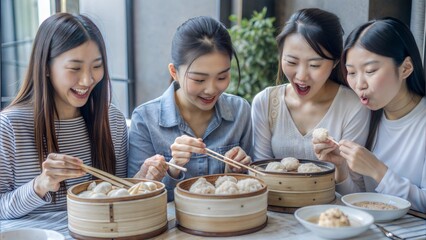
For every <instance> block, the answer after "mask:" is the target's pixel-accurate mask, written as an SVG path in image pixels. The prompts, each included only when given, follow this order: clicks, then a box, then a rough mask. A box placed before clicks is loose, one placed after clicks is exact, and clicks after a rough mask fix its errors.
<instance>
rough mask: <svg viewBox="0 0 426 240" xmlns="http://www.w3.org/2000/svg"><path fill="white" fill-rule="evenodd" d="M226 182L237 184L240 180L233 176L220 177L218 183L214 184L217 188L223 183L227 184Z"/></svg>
mask: <svg viewBox="0 0 426 240" xmlns="http://www.w3.org/2000/svg"><path fill="white" fill-rule="evenodd" d="M226 181H231V182H233V183H237V182H238V180H237V179H236V178H235V177H233V176H226V175H225V176H220V177H218V178H217V179H216V182H215V183H214V185H215V186H216V187H219V186H220V185H221V184H222V183H224V182H226Z"/></svg>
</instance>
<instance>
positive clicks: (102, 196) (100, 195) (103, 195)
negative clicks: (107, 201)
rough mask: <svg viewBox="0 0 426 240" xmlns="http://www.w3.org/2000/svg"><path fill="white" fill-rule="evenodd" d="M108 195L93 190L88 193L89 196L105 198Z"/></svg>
mask: <svg viewBox="0 0 426 240" xmlns="http://www.w3.org/2000/svg"><path fill="white" fill-rule="evenodd" d="M106 197H108V196H107V195H106V194H105V193H98V192H94V193H93V194H92V195H90V198H106Z"/></svg>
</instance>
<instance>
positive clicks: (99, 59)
mask: <svg viewBox="0 0 426 240" xmlns="http://www.w3.org/2000/svg"><path fill="white" fill-rule="evenodd" d="M98 61H102V57H98V58H96V59H95V60H93V62H98ZM68 62H75V63H83V61H82V60H77V59H71V60H69V61H68Z"/></svg>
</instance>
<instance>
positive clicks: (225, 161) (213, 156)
mask: <svg viewBox="0 0 426 240" xmlns="http://www.w3.org/2000/svg"><path fill="white" fill-rule="evenodd" d="M206 155H207V156H210V157H212V158H215V159H217V160H219V161H222V162H224V163H226V164H229V165H231V166H233V167H235V168H238V169H240V168H241V167H240V166H238V165H235V164H233V163H231V162H229V161H227V160H224V159H222V158H220V157H217V156H215V155H213V154H210V153H206Z"/></svg>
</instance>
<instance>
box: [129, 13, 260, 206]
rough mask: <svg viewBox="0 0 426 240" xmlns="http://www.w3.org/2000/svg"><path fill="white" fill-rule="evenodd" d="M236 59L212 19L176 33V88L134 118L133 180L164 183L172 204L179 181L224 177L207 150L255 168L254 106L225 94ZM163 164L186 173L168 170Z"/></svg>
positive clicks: (172, 68)
mask: <svg viewBox="0 0 426 240" xmlns="http://www.w3.org/2000/svg"><path fill="white" fill-rule="evenodd" d="M232 56H235V57H236V55H235V51H234V49H233V47H232V42H231V38H230V36H229V34H228V31H227V29H226V28H225V27H224V26H223V25H222V24H221V23H220V22H218V21H216V20H215V19H213V18H211V17H195V18H192V19H189V20H188V21H186V22H185V23H183V24H182V25H181V26H180V27H179V28H178V29H177V31H176V33H175V36H174V37H173V41H172V61H173V63H170V64H169V72H170V75H171V76H172V78H173V79H174V81H173V83H172V84H171V85H170V87H169V88H168V89H167V90H166V91H165V92H164V93H163V95H162V96H161V97H159V98H157V99H154V100H152V101H149V102H147V103H145V104H142V105H140V106H139V107H137V108H136V109H135V110H134V112H133V114H132V124H131V126H130V132H129V142H130V150H129V165H128V166H129V169H128V175H129V176H134V177H139V178H147V179H153V180H158V181H161V180H162V182H163V183H165V184H166V187H167V190H168V199H169V201H171V200H173V189H174V187H175V186H176V184H177V183H178V182H179V181H182V180H184V179H187V178H191V177H195V176H202V175H208V174H215V173H223V172H225V164H224V163H223V162H221V161H218V160H216V159H213V158H211V157H208V156H207V155H205V153H206V150H205V148H206V147H208V148H209V149H211V150H213V151H215V152H218V153H220V154H223V155H225V156H227V157H230V158H232V159H234V160H236V161H239V162H241V163H243V164H249V163H250V162H251V158H250V157H249V156H248V155H247V154H246V153H250V152H251V148H252V145H251V138H252V127H251V119H250V105H249V104H248V102H247V101H246V100H244V99H243V98H241V97H237V96H234V95H230V94H227V93H224V91H225V90H226V89H227V87H228V85H229V83H230V67H231V59H232ZM237 62H238V59H237ZM238 67H239V66H238ZM165 161H170V162H171V163H174V164H177V165H179V166H184V167H186V168H187V169H188V171H187V172H181V171H180V170H178V169H176V168H174V167H170V168H168V167H167V165H166V164H165ZM226 171H233V172H239V171H242V169H226Z"/></svg>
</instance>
